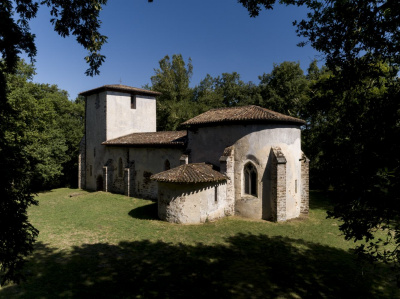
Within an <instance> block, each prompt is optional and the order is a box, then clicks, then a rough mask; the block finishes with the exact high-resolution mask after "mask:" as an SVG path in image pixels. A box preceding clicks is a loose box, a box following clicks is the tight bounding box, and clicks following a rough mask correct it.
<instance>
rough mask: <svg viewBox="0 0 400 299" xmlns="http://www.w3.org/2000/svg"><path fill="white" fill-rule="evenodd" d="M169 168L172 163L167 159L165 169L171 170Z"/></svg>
mask: <svg viewBox="0 0 400 299" xmlns="http://www.w3.org/2000/svg"><path fill="white" fill-rule="evenodd" d="M169 169H171V164H170V163H169V161H168V159H167V160H165V162H164V170H169Z"/></svg>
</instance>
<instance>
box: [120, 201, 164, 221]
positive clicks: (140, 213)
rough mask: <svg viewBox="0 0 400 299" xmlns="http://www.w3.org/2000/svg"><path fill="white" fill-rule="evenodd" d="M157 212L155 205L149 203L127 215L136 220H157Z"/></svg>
mask: <svg viewBox="0 0 400 299" xmlns="http://www.w3.org/2000/svg"><path fill="white" fill-rule="evenodd" d="M157 212H158V210H157V203H151V204H148V205H145V206H142V207H138V208H135V209H133V210H131V211H130V212H129V213H128V215H129V216H131V217H132V218H136V219H143V220H159V218H158V214H157Z"/></svg>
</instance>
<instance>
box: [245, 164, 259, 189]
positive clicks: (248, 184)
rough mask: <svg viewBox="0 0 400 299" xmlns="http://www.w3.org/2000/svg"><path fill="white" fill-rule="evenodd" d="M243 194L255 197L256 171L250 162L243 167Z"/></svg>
mask: <svg viewBox="0 0 400 299" xmlns="http://www.w3.org/2000/svg"><path fill="white" fill-rule="evenodd" d="M244 193H245V194H249V195H253V196H257V170H256V168H255V167H254V165H253V164H252V163H250V162H249V163H247V164H246V165H245V166H244Z"/></svg>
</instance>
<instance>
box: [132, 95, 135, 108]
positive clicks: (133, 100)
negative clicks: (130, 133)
mask: <svg viewBox="0 0 400 299" xmlns="http://www.w3.org/2000/svg"><path fill="white" fill-rule="evenodd" d="M131 109H136V96H131Z"/></svg>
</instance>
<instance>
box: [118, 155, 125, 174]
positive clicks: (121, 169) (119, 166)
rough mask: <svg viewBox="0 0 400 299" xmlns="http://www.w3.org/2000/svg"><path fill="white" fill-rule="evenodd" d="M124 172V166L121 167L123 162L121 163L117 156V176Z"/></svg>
mask: <svg viewBox="0 0 400 299" xmlns="http://www.w3.org/2000/svg"><path fill="white" fill-rule="evenodd" d="M123 174H124V168H123V164H122V159H121V158H119V162H118V176H119V177H120V178H121V177H122V176H123Z"/></svg>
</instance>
